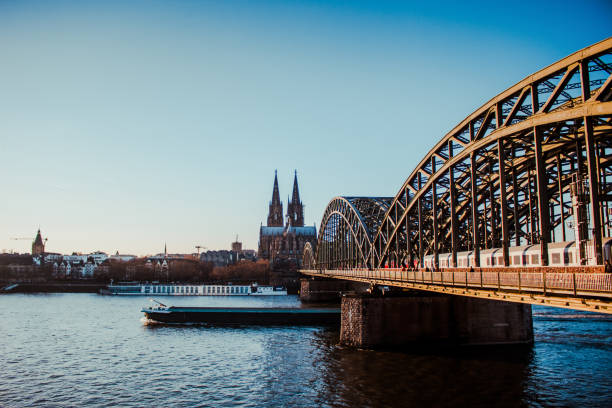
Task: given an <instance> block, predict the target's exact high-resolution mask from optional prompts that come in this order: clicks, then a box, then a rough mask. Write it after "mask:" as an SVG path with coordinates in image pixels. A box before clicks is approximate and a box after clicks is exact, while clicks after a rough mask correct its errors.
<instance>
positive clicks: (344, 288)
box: [300, 279, 369, 303]
mask: <svg viewBox="0 0 612 408" xmlns="http://www.w3.org/2000/svg"><path fill="white" fill-rule="evenodd" d="M368 288H369V285H368V284H365V283H360V282H351V281H346V280H338V279H301V280H300V300H301V301H302V302H312V303H315V302H340V300H341V298H342V294H343V293H346V292H358V293H359V292H365V291H366V290H367V289H368Z"/></svg>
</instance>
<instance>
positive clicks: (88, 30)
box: [0, 0, 612, 255]
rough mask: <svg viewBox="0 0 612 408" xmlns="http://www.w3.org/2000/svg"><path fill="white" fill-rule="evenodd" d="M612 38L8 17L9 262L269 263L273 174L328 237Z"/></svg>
mask: <svg viewBox="0 0 612 408" xmlns="http://www.w3.org/2000/svg"><path fill="white" fill-rule="evenodd" d="M611 35H612V3H611V2H609V1H588V0H587V1H580V2H576V1H551V2H534V1H530V2H520V1H518V2H517V1H514V2H480V3H478V2H465V1H459V2H456V1H449V2H414V3H413V2H387V1H380V0H379V1H371V2H369V1H343V2H332V1H317V2H310V1H218V2H195V1H192V2H189V1H182V2H175V1H167V2H163V1H159V2H155V1H145V2H123V1H117V2H111V1H103V2H102V1H100V2H85V1H76V2H48V1H41V2H30V1H1V2H0V52H1V54H0V177H1V178H2V186H3V188H2V197H1V199H0V249H7V250H10V249H13V250H16V251H19V252H26V251H27V252H29V250H30V245H31V241H27V240H21V241H15V240H11V239H10V238H13V237H33V236H34V234H35V233H36V229H37V228H38V227H39V226H40V228H41V230H42V233H43V236H46V237H48V239H49V241H48V243H47V250H48V251H54V252H63V253H70V252H72V251H80V252H87V251H93V250H98V249H100V250H104V251H107V252H113V253H114V252H115V251H117V250H119V251H120V252H122V253H135V254H143V255H144V254H150V253H157V252H160V251H162V250H163V246H164V242H167V243H168V250H169V252H173V253H174V252H194V251H195V248H194V247H195V245H203V246H206V247H208V248H210V249H229V245H230V242H231V241H232V240H233V239H234V238H235V235H236V234H238V235H239V236H240V240H241V241H243V242H244V246H245V247H247V248H253V249H256V247H257V240H258V234H259V225H260V223H261V222H265V221H266V216H267V211H268V202H269V200H270V198H271V194H272V182H273V177H274V170H275V169H278V175H279V185H280V192H281V198H283V199H284V200H286V197H287V196H288V195H289V194H290V193H291V185H292V181H293V171H294V169H297V171H298V177H299V183H300V193H301V197H302V200H303V202H304V204H305V218H306V223H307V224H310V225H312V224H317V229H318V228H319V223H320V219H321V215H322V214H323V211H324V209H325V206H326V205H327V203H328V202H329V200H330V199H331V198H332V197H334V196H337V195H373V196H394V195H395V194H396V192H397V190H398V189H399V188H400V187H401V184H402V183H403V182H404V180H405V179H406V177H407V176H408V175H409V173H410V172H411V171H412V169H413V168H414V166H415V165H416V163H417V162H418V161H419V160H420V159H421V158H422V156H423V155H424V154H425V153H426V152H427V151H428V150H429V149H430V148H431V147H432V146H433V145H434V144H435V143H436V142H437V141H438V140H439V139H440V138H441V137H442V136H443V135H444V134H445V133H446V132H447V131H449V130H450V129H451V128H452V127H453V126H455V125H456V124H457V123H458V122H460V121H461V120H462V119H463V118H464V117H466V116H467V115H468V114H470V113H471V112H472V111H473V110H475V109H476V108H477V107H479V106H480V105H482V104H483V103H484V102H486V101H487V100H489V99H490V98H491V97H493V96H495V95H496V94H498V93H499V92H501V91H503V90H504V89H506V88H507V87H509V86H511V85H513V84H515V83H516V82H518V81H519V80H521V79H522V78H524V77H525V76H527V75H529V74H531V73H533V72H535V71H537V70H539V69H541V68H543V67H545V66H547V65H549V64H551V63H553V62H555V61H557V60H559V59H561V58H563V57H565V56H567V55H569V54H571V53H572V52H574V51H577V50H578V49H580V48H583V47H586V46H588V45H591V44H592V43H595V42H598V41H600V40H602V39H604V38H606V37H609V36H611ZM285 210H286V201H285Z"/></svg>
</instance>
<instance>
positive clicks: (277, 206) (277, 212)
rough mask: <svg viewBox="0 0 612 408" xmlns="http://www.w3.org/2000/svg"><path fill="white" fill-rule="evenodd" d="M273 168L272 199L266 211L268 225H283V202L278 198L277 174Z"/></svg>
mask: <svg viewBox="0 0 612 408" xmlns="http://www.w3.org/2000/svg"><path fill="white" fill-rule="evenodd" d="M276 173H277V172H276V170H274V187H273V189H272V201H270V210H269V212H268V227H282V226H283V204H282V203H281V200H280V193H279V191H278V176H277V174H276Z"/></svg>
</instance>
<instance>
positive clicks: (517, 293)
mask: <svg viewBox="0 0 612 408" xmlns="http://www.w3.org/2000/svg"><path fill="white" fill-rule="evenodd" d="M550 270H551V271H550V272H549V271H545V269H544V268H538V270H537V271H536V272H525V271H506V270H503V269H502V268H489V269H484V268H483V269H481V270H478V271H462V270H444V271H438V272H431V271H407V270H401V269H387V268H385V269H374V270H368V269H342V270H329V269H325V270H308V269H304V270H301V271H300V272H301V273H303V274H305V275H308V276H314V277H325V278H335V279H343V280H352V281H357V282H365V283H370V284H373V285H383V286H392V287H399V288H406V289H416V290H425V291H431V292H438V293H445V294H449V295H459V296H470V297H478V298H486V299H491V300H502V301H508V302H520V303H529V304H534V305H547V306H556V307H564V308H569V309H575V310H585V311H591V312H600V313H608V314H612V274H610V273H597V272H594V273H584V272H582V273H581V272H558V271H556V269H554V268H550Z"/></svg>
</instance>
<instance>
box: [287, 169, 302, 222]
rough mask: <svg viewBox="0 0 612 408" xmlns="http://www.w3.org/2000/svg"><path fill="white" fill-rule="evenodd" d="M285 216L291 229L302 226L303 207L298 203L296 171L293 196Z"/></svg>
mask: <svg viewBox="0 0 612 408" xmlns="http://www.w3.org/2000/svg"><path fill="white" fill-rule="evenodd" d="M287 216H288V218H289V222H290V223H291V226H292V227H303V226H304V206H303V205H302V202H301V201H300V190H299V188H298V180H297V170H296V171H295V173H294V177H293V196H292V197H291V201H289V202H288V203H287Z"/></svg>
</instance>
